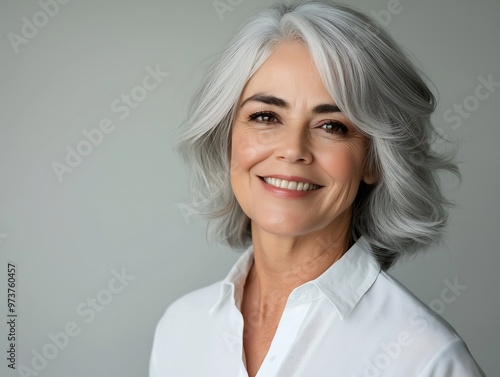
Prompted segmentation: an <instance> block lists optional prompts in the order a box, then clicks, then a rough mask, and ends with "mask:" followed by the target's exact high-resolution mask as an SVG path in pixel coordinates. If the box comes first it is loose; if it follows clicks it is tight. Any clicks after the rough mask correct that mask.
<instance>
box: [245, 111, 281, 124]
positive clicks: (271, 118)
mask: <svg viewBox="0 0 500 377" xmlns="http://www.w3.org/2000/svg"><path fill="white" fill-rule="evenodd" d="M248 119H249V120H253V121H255V122H257V123H275V121H276V120H277V117H276V115H275V114H274V113H272V112H268V111H259V112H257V113H253V114H251V115H250V116H249V117H248Z"/></svg>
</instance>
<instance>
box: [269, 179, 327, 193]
mask: <svg viewBox="0 0 500 377" xmlns="http://www.w3.org/2000/svg"><path fill="white" fill-rule="evenodd" d="M260 178H261V179H262V180H263V181H264V182H266V183H267V184H268V185H271V186H274V187H278V188H282V189H287V190H296V191H313V190H317V189H319V188H321V186H319V185H314V184H312V183H308V182H295V181H287V180H286V179H279V178H267V177H260Z"/></svg>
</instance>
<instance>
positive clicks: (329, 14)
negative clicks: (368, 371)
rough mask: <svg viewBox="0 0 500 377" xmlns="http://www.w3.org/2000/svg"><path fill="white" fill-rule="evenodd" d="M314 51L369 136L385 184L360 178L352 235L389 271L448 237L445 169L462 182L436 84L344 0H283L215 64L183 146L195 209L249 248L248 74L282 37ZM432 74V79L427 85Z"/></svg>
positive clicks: (338, 97) (341, 101)
mask: <svg viewBox="0 0 500 377" xmlns="http://www.w3.org/2000/svg"><path fill="white" fill-rule="evenodd" d="M290 40H293V41H300V42H302V43H304V45H305V46H306V47H307V48H308V50H309V52H310V54H311V56H312V58H313V60H314V62H315V63H316V66H317V69H318V71H319V73H320V76H321V79H322V80H323V82H324V85H325V87H326V89H327V90H328V91H329V93H330V95H331V96H332V98H333V99H334V100H335V102H336V104H337V106H338V107H339V108H340V109H341V111H342V112H343V113H344V114H345V115H346V117H347V118H349V119H350V120H351V121H352V122H353V123H354V124H355V125H356V127H357V128H358V129H359V130H361V132H363V133H364V134H366V135H367V136H368V137H369V139H370V141H371V142H370V149H369V153H368V162H369V163H371V164H373V165H372V167H373V168H375V169H376V171H377V174H378V177H379V179H378V181H377V182H376V183H375V184H373V185H368V184H366V183H364V182H361V185H360V187H359V190H358V193H357V195H356V198H355V200H354V203H353V212H352V214H353V215H352V219H351V227H350V238H351V241H352V242H353V241H355V240H357V239H358V238H359V237H360V236H361V235H364V236H365V238H366V239H367V241H368V242H369V243H370V245H371V249H372V251H373V253H374V254H375V257H376V259H377V260H378V262H379V263H380V265H381V267H382V268H383V269H388V268H389V267H391V266H392V265H393V263H394V262H395V261H396V260H397V259H398V258H399V257H400V256H402V255H412V254H415V253H416V252H417V251H419V250H424V249H427V248H428V247H430V246H431V245H433V244H437V243H439V242H440V241H441V239H442V236H443V233H444V230H445V227H446V223H447V218H448V212H447V207H448V206H451V205H452V204H453V203H452V202H450V201H448V200H447V199H446V198H445V197H444V196H443V194H442V192H441V189H440V186H439V181H438V176H437V173H438V170H447V171H450V172H452V173H454V174H455V175H457V176H458V178H460V179H461V174H460V172H459V169H458V167H457V165H456V164H455V163H454V157H455V153H453V152H451V151H450V150H448V151H444V150H443V151H441V152H439V153H438V152H437V151H436V150H434V149H432V145H433V143H434V141H435V140H436V139H438V138H441V137H440V136H439V134H438V133H437V132H436V130H435V129H434V127H433V125H432V123H431V120H430V118H431V114H432V113H433V112H434V110H435V108H436V97H435V96H434V94H433V93H432V91H431V90H430V89H429V86H428V85H427V84H426V81H428V82H430V80H428V78H427V77H426V75H425V74H424V73H422V72H421V71H420V70H419V69H418V68H417V66H416V64H414V63H413V62H412V60H411V59H410V55H409V53H407V52H405V51H404V50H403V49H402V48H401V47H400V46H399V45H398V44H397V43H396V42H395V41H394V40H393V39H392V37H391V36H390V35H389V34H388V33H387V32H385V31H384V30H383V28H382V27H381V26H379V25H378V24H377V22H376V21H374V20H372V19H371V18H370V17H368V16H366V15H364V14H363V13H361V12H360V11H358V10H356V9H354V8H352V7H349V6H346V5H341V4H335V3H330V2H324V1H307V2H304V3H300V4H292V5H285V4H277V5H274V6H272V7H270V8H269V9H266V10H264V11H261V12H259V13H257V14H256V15H254V16H253V17H252V18H250V19H249V20H248V21H247V22H246V23H245V24H244V25H243V27H242V28H241V29H240V31H239V32H238V33H237V34H236V35H235V36H234V38H233V39H232V41H231V42H230V44H229V46H228V47H227V48H226V49H225V50H223V51H221V52H220V53H219V54H218V55H217V56H216V59H215V61H214V62H213V63H212V64H211V66H210V68H209V70H208V73H207V74H206V76H205V78H204V80H203V82H202V83H201V86H200V87H199V88H198V90H197V92H196V93H195V95H194V96H193V97H192V100H191V102H190V103H189V107H188V117H187V119H186V121H185V122H184V123H183V125H182V126H183V128H182V133H181V134H180V136H179V137H178V140H177V145H176V147H177V150H178V151H179V153H180V155H181V157H182V158H183V159H184V161H185V162H186V163H187V164H188V166H190V168H191V174H192V175H191V182H190V184H191V190H192V193H193V196H194V200H193V202H192V203H190V208H191V210H192V211H194V212H195V213H196V214H198V215H201V216H202V217H204V218H205V219H207V220H208V227H207V232H208V234H209V236H211V237H210V238H215V239H216V240H217V241H223V242H227V243H228V244H229V245H230V246H231V247H235V248H245V247H248V246H249V244H250V243H251V229H250V220H249V218H248V217H247V216H246V215H245V213H244V212H243V211H242V209H241V208H240V206H239V204H238V202H237V201H236V198H235V196H234V194H233V192H232V189H231V184H230V159H229V156H230V147H231V128H232V124H233V119H234V114H235V111H236V105H237V102H238V99H239V97H240V95H241V93H242V91H243V88H244V86H245V84H246V83H247V81H248V80H249V78H250V77H251V76H252V75H253V74H254V73H255V72H256V70H257V69H258V68H259V67H260V66H261V65H262V64H263V63H264V61H265V60H266V59H267V58H268V57H269V56H270V54H271V53H272V52H273V51H274V49H275V48H276V46H277V45H278V44H279V43H282V42H284V41H290ZM424 78H425V81H424Z"/></svg>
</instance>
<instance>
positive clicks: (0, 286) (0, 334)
mask: <svg viewBox="0 0 500 377" xmlns="http://www.w3.org/2000/svg"><path fill="white" fill-rule="evenodd" d="M394 1H395V0H391V1H386V0H357V1H352V2H350V3H351V4H353V5H355V6H357V7H358V8H360V9H361V10H363V11H365V12H367V13H372V14H374V13H373V12H376V14H379V15H382V14H384V15H385V16H384V19H383V22H384V24H385V26H386V28H387V29H388V30H389V31H390V33H391V34H392V35H394V37H395V38H396V39H397V41H399V42H400V43H401V44H403V45H404V46H405V47H406V48H407V49H408V50H410V51H411V52H412V53H413V54H414V55H415V56H416V57H417V58H418V60H419V61H420V62H421V66H422V67H423V69H424V71H425V72H426V73H428V74H429V75H430V77H431V78H432V80H433V81H434V82H435V83H436V86H437V88H439V100H440V101H439V108H438V110H437V111H436V115H435V117H434V119H435V124H436V126H437V127H439V128H440V129H441V130H442V132H444V133H445V134H447V135H448V136H449V137H452V138H455V139H461V140H462V144H461V149H460V154H459V158H460V159H461V160H462V161H463V162H462V163H461V165H460V166H461V169H462V172H463V175H464V183H463V185H462V186H460V187H458V183H457V181H456V180H455V179H454V178H453V177H447V176H443V182H444V184H445V187H446V191H447V193H448V195H449V197H451V198H452V199H453V200H455V201H456V202H457V203H458V204H459V207H458V208H457V209H455V210H453V211H452V213H451V222H450V228H449V229H450V230H449V235H448V237H447V244H446V245H444V246H443V247H440V248H436V249H433V250H431V251H430V252H429V253H427V254H426V255H422V256H420V257H418V258H416V259H415V260H414V261H412V262H411V263H406V264H402V265H400V266H398V267H397V268H396V269H394V270H393V274H394V275H395V276H396V277H397V278H399V279H400V280H401V281H402V282H403V283H404V284H405V285H406V286H407V287H408V288H410V290H412V291H413V292H414V293H415V294H416V295H417V296H418V297H420V298H421V299H422V300H423V301H424V302H425V303H427V304H431V303H434V304H433V305H434V306H435V307H436V308H438V309H439V310H440V311H441V312H442V315H443V316H444V318H445V319H447V320H448V321H449V322H450V323H451V324H452V325H453V326H454V327H455V328H456V329H457V331H458V332H459V333H460V334H461V336H462V337H463V338H464V339H465V340H466V342H467V344H468V346H469V348H470V350H471V352H472V354H473V355H474V356H475V358H476V359H477V360H478V362H479V363H480V365H482V367H483V368H484V370H485V372H486V373H487V374H488V375H490V376H494V375H496V372H498V370H500V358H499V357H498V356H499V352H498V351H499V349H500V341H499V330H498V318H499V317H500V312H499V308H498V287H499V274H498V273H497V269H498V265H499V262H500V256H499V246H498V241H497V239H496V238H497V235H498V231H499V229H498V223H499V213H500V207H499V200H498V198H497V195H495V194H494V193H497V194H498V187H499V186H500V181H499V174H498V162H499V157H500V152H499V151H500V148H498V145H497V144H498V142H499V141H500V137H499V133H500V127H498V106H499V100H500V87H496V88H493V90H492V91H493V93H490V95H489V98H487V99H484V98H483V99H481V100H477V101H476V100H474V98H472V99H471V98H469V97H474V96H475V88H476V87H477V86H478V85H480V81H479V77H483V78H484V79H487V78H488V76H489V75H492V79H493V81H495V82H499V81H500V69H499V67H500V64H499V63H500V61H499V58H500V52H499V48H498V38H499V37H500V25H499V23H498V16H499V15H500V2H499V1H498V0H480V1H474V2H469V1H465V0H461V1H457V0H444V1H439V2H436V1H430V0H427V1H426V0H420V1H416V0H413V1H410V0H401V2H400V3H399V5H397V3H395V2H394ZM222 2H223V3H225V4H226V5H228V6H229V7H228V8H227V9H231V10H228V11H227V12H225V13H223V14H221V15H218V14H217V12H216V10H215V8H214V4H213V2H212V1H209V0H207V1H201V0H196V1H183V2H181V1H153V0H147V1H140V2H139V1H130V0H128V1H124V0H120V1H118V0H113V1H106V2H103V1H97V0H92V1H88V0H86V1H77V0H73V1H71V2H69V3H68V4H65V5H60V6H59V9H58V10H57V12H54V13H56V14H54V15H53V17H49V18H48V20H47V23H46V25H45V26H43V27H40V28H39V30H38V33H37V34H36V35H34V36H33V37H32V38H30V39H28V40H27V43H25V44H21V45H20V46H19V51H18V52H17V53H16V52H15V51H14V48H13V46H12V44H11V43H10V42H9V38H8V33H16V34H18V35H21V31H22V30H21V28H22V26H23V18H22V17H26V18H27V19H29V20H32V18H33V16H34V15H36V14H37V12H39V11H41V9H42V8H41V6H40V5H39V4H38V3H37V2H35V1H19V0H15V1H14V0H2V3H1V5H0V9H1V11H0V28H1V32H0V36H1V38H0V55H1V60H0V61H1V64H2V69H1V71H0V99H1V101H0V113H1V117H2V118H1V119H2V123H1V126H0V127H1V128H0V175H1V185H0V198H1V200H0V242H1V243H0V262H1V263H0V300H1V301H0V302H1V304H0V308H2V309H1V310H0V316H1V317H2V320H1V322H0V323H1V325H0V349H1V350H2V353H1V354H2V358H1V360H0V374H1V375H2V376H10V375H12V376H14V375H19V374H18V372H14V371H11V370H10V369H8V368H7V367H6V360H5V357H4V356H3V355H5V350H6V349H7V348H8V347H7V343H8V342H7V325H6V290H7V274H6V264H5V262H7V261H10V262H14V263H15V264H16V265H17V297H16V305H17V313H18V314H19V317H18V318H17V333H18V343H17V366H18V367H19V366H20V365H21V364H22V365H24V366H26V367H30V368H32V367H33V366H32V358H33V350H35V352H36V351H38V352H42V351H43V348H44V347H46V350H49V351H50V346H47V344H49V343H53V342H52V341H51V339H50V337H49V334H50V333H52V334H56V333H58V332H61V331H64V329H65V326H66V325H67V324H68V323H71V322H74V323H75V324H76V326H78V329H79V330H80V333H79V334H78V335H77V336H75V337H71V338H70V340H69V344H67V345H65V347H63V349H59V350H58V351H57V356H55V357H54V358H53V359H52V360H48V363H47V365H46V366H44V367H43V368H40V369H42V370H41V371H40V372H39V374H38V375H39V376H61V377H62V376H73V377H79V376H91V375H92V376H96V377H97V376H110V375H113V376H124V377H125V376H134V377H136V376H146V375H147V368H148V361H149V353H150V349H151V342H152V337H153V331H154V327H155V325H156V323H157V321H158V320H159V318H160V317H161V315H162V313H163V311H164V310H165V308H166V307H167V305H168V304H169V303H170V302H172V301H173V300H174V299H175V298H177V297H179V296H180V295H182V294H184V293H186V292H188V291H191V290H193V289H196V288H199V287H202V286H205V285H207V284H209V283H212V282H214V281H216V280H219V279H222V278H223V277H224V276H225V274H226V273H227V272H228V270H229V268H230V267H231V265H232V264H233V263H234V262H235V260H236V259H237V257H238V254H237V253H234V252H232V251H230V250H229V249H228V248H225V247H223V246H216V245H211V246H207V244H206V241H205V236H204V225H203V223H202V222H200V221H195V219H194V218H192V217H191V216H190V215H189V213H186V212H185V211H184V210H183V209H182V206H179V203H180V202H182V201H183V200H186V199H188V194H187V182H188V179H187V177H188V176H187V172H186V168H185V167H184V166H183V165H182V164H181V162H180V160H179V158H178V156H177V155H176V154H175V153H174V152H173V151H172V141H173V136H174V133H175V129H176V127H177V125H178V124H179V123H180V121H181V120H182V119H183V116H184V112H185V110H186V105H187V101H188V99H189V96H190V95H191V94H192V93H193V90H194V88H195V87H196V85H197V83H198V82H199V81H200V78H201V77H202V75H203V73H204V69H205V67H206V65H207V63H208V62H209V60H210V57H211V56H212V55H213V54H214V53H215V52H217V51H219V50H220V49H222V48H223V47H224V46H225V44H226V43H227V41H228V40H229V39H230V38H231V36H232V35H233V34H234V32H235V31H236V30H237V29H238V27H239V26H240V25H241V23H242V22H243V21H244V20H245V19H246V18H247V17H248V16H249V15H251V14H253V13H254V12H255V11H256V10H257V9H260V8H262V6H265V5H269V4H271V1H264V0H259V1H255V0H252V1H250V0H243V1H241V0H240V1H238V0H232V1H229V0H222ZM230 4H233V5H230ZM390 11H392V13H390ZM380 12H382V13H380ZM388 15H390V18H389V17H388ZM38 17H41V18H39V20H38V22H39V23H40V22H41V23H42V24H43V22H44V20H43V15H42V16H40V15H39V16H38ZM157 65H158V66H159V68H160V70H161V71H164V72H169V73H170V75H169V76H168V77H167V78H164V79H163V81H162V82H161V83H160V84H159V85H158V87H157V88H156V89H154V90H151V91H148V92H147V93H146V94H147V97H146V98H145V99H144V100H143V101H142V102H140V103H138V105H137V107H135V108H133V109H130V114H128V116H127V117H125V119H120V118H119V115H120V114H123V113H116V112H113V111H112V110H111V107H110V106H111V104H112V103H113V102H114V101H115V100H116V99H119V98H120V96H121V95H122V93H130V92H131V91H133V90H134V88H135V87H136V86H137V85H140V84H141V81H142V79H143V78H144V77H145V75H147V71H146V67H148V66H150V67H152V68H155V67H156V66H157ZM135 90H136V94H137V93H139V94H141V93H140V91H138V92H137V90H140V89H135ZM481 93H486V92H481ZM143 94H144V93H143ZM464 101H465V102H466V104H467V105H468V106H469V108H471V107H472V108H474V110H473V111H470V112H468V114H466V116H467V118H465V117H464V116H462V117H461V119H460V123H461V124H460V126H458V122H459V121H457V120H455V121H454V122H450V121H446V120H445V119H444V118H443V115H444V114H445V112H446V111H447V110H450V109H453V105H454V104H455V103H456V104H463V103H464ZM103 118H109V119H111V120H112V122H113V124H114V125H115V128H114V130H113V131H112V132H111V133H109V134H105V135H104V137H103V141H102V142H101V144H99V145H97V146H95V147H94V148H93V150H92V152H91V153H90V154H89V155H87V156H86V157H84V158H83V159H82V161H81V163H80V164H79V165H78V166H76V167H75V168H74V169H73V171H72V172H71V173H67V174H64V175H63V180H62V182H59V180H58V179H57V177H56V174H55V173H54V170H53V167H52V164H53V162H54V161H57V162H60V163H64V160H65V157H66V153H67V151H66V149H65V148H66V146H68V145H69V146H70V147H72V148H75V147H76V145H77V144H78V143H79V142H81V141H82V140H85V137H84V136H83V134H82V131H83V130H88V131H89V130H90V129H93V128H97V127H98V125H99V122H101V120H102V119H103ZM122 269H125V271H126V274H128V275H130V276H133V277H134V278H133V280H130V281H128V282H127V285H126V286H123V287H122V288H123V289H122V291H121V292H119V293H118V292H117V293H113V294H111V296H110V295H109V294H108V293H109V291H106V290H107V289H108V288H107V287H108V284H109V283H110V282H111V281H112V279H113V272H112V271H113V270H114V271H116V272H121V271H122ZM130 279H131V278H130ZM455 279H457V281H458V283H459V284H461V285H462V286H466V288H463V290H461V291H460V292H459V294H458V295H455V297H454V298H453V302H448V303H443V302H442V300H441V294H442V292H443V290H444V289H446V287H447V285H446V282H447V281H448V282H453V281H454V280H455ZM118 286H119V284H115V286H114V287H115V292H116V289H117V287H118ZM106 292H108V293H106ZM97 296H98V297H100V298H101V300H104V301H106V300H107V301H109V302H108V303H107V305H105V306H102V307H100V310H101V311H97V310H95V311H94V314H95V316H94V318H92V320H90V315H89V314H87V315H86V316H83V315H81V313H80V314H79V313H78V312H77V308H78V307H80V308H81V306H82V305H86V302H87V298H88V297H97ZM440 300H441V304H440V303H439V301H440ZM448 301H450V300H448ZM440 305H441V306H440ZM87 309H88V308H87ZM87 313H88V312H87ZM86 320H88V323H87V322H86ZM47 347H48V348H47ZM52 350H53V349H52Z"/></svg>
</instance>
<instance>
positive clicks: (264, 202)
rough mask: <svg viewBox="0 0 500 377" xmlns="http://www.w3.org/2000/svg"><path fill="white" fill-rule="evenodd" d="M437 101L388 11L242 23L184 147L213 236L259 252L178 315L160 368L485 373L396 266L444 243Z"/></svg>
mask: <svg viewBox="0 0 500 377" xmlns="http://www.w3.org/2000/svg"><path fill="white" fill-rule="evenodd" d="M434 109H435V98H434V96H433V94H432V92H431V91H430V90H429V88H428V87H427V85H426V84H425V82H424V81H423V79H422V78H421V75H420V74H419V73H418V71H417V70H416V68H415V67H414V66H413V64H412V63H411V62H410V60H409V59H408V58H407V57H406V56H405V54H404V53H403V52H402V50H401V49H400V48H399V47H398V46H397V45H396V44H395V42H394V41H393V40H392V39H391V38H390V37H389V36H388V35H387V34H386V33H385V32H384V31H383V30H382V29H380V28H379V27H378V26H377V25H376V24H375V23H374V22H373V21H372V20H371V19H369V18H368V17H366V16H364V15H363V14H360V13H359V12H357V11H355V10H353V9H351V8H349V7H346V6H343V5H333V4H328V3H321V2H307V3H303V4H301V5H293V6H285V5H279V6H275V7H273V8H271V9H269V10H267V11H264V12H262V13H260V14H258V15H257V16H255V17H254V18H253V19H251V20H249V22H248V23H247V24H246V25H245V26H244V27H243V28H242V30H241V31H240V33H239V34H238V35H236V36H235V38H234V40H233V42H232V44H231V45H230V46H229V47H228V49H227V50H226V51H224V52H223V54H222V56H221V57H220V58H219V59H218V61H217V62H216V63H215V64H214V66H213V67H212V69H211V70H210V73H209V75H208V76H207V77H206V79H205V82H204V83H203V85H202V86H201V88H200V90H199V92H198V93H197V95H196V96H195V98H194V100H193V102H192V104H191V107H190V117H189V121H188V125H187V129H186V130H185V132H184V133H183V135H182V137H181V139H180V152H181V153H182V155H183V157H184V158H185V160H186V161H187V162H188V163H189V164H190V166H191V167H192V169H193V183H194V186H195V187H194V188H195V192H196V193H197V195H198V197H197V200H196V201H195V208H196V210H197V211H198V212H199V213H200V214H202V215H204V216H205V217H207V218H209V219H210V222H209V225H210V230H211V231H212V234H214V235H215V236H217V237H218V238H219V239H223V240H225V241H227V242H228V243H229V245H231V246H233V247H238V248H242V247H243V248H246V251H245V252H244V253H243V254H242V256H241V257H240V259H239V260H238V261H237V263H236V264H235V266H234V267H233V268H232V270H231V271H230V272H229V274H228V276H227V277H226V279H224V280H223V281H221V282H217V283H215V284H213V285H211V286H209V287H206V288H203V289H200V290H198V291H195V292H192V293H190V294H188V295H186V296H184V297H182V298H180V299H178V300H177V301H176V302H174V303H173V304H171V305H170V307H169V308H168V309H167V311H166V313H165V314H164V316H163V318H162V320H161V321H160V323H159V324H158V327H157V329H156V334H155V341H154V345H153V351H152V356H151V366H150V376H154V377H159V376H176V377H181V376H193V377H194V376H217V377H221V376H247V375H248V376H250V377H253V376H258V377H267V376H286V377H292V376H314V377H316V376H342V377H343V376H347V377H360V376H398V377H401V376H405V377H409V376H420V377H428V376H435V377H437V376H439V377H443V376H482V375H484V374H483V372H482V371H481V369H480V367H479V366H478V365H477V364H476V362H475V361H474V359H473V357H472V356H471V355H470V353H469V351H468V349H467V347H466V345H465V343H464V342H463V340H462V339H461V338H460V337H459V336H458V335H457V334H456V333H455V331H454V330H453V329H452V328H451V327H450V326H449V325H448V324H447V323H446V322H445V321H444V320H443V319H441V318H440V317H439V316H438V315H437V314H436V313H434V312H433V311H431V310H430V309H428V308H427V307H426V306H425V305H424V304H423V303H421V302H420V301H419V300H418V299H417V298H415V297H414V296H413V295H412V294H411V293H410V292H409V291H408V290H406V288H404V287H403V286H401V285H400V284H399V283H398V282H397V281H396V280H395V279H393V278H392V277H391V276H390V275H389V274H388V273H387V272H386V270H387V269H388V268H389V267H390V266H392V265H393V264H394V262H395V261H396V260H397V259H398V258H399V257H400V256H402V255H410V254H413V253H415V252H417V251H418V250H422V249H425V248H427V247H429V246H430V245H432V244H435V243H437V242H438V241H439V238H440V236H441V234H442V232H443V229H444V226H445V224H446V218H447V215H446V206H447V205H449V203H448V202H447V201H446V199H445V198H444V197H443V196H442V193H441V191H440V188H439V186H438V184H437V180H436V172H437V171H438V170H439V169H445V170H449V171H452V172H454V173H456V174H457V175H458V176H460V174H459V172H458V169H457V167H456V165H455V164H454V163H453V158H452V156H449V155H439V154H437V153H436V152H434V151H433V150H431V147H430V146H431V143H432V141H433V136H435V134H433V128H432V125H431V123H430V115H431V113H432V112H433V111H434Z"/></svg>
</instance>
